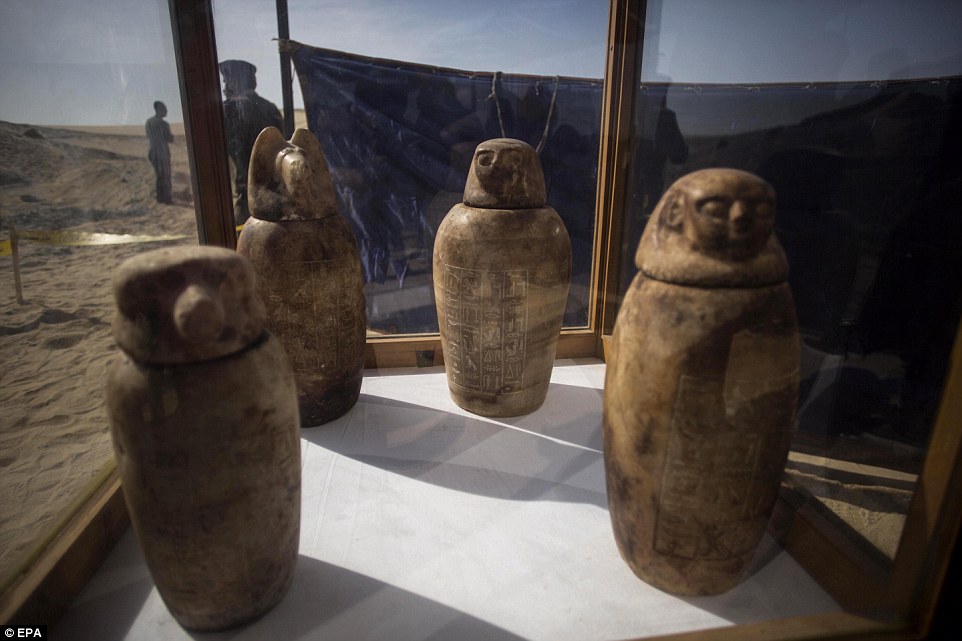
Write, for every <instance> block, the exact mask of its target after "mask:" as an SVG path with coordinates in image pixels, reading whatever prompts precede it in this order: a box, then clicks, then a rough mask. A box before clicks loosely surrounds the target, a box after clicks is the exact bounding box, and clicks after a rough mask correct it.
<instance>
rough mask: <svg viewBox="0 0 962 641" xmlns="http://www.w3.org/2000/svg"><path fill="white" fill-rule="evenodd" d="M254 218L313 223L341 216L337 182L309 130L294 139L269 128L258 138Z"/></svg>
mask: <svg viewBox="0 0 962 641" xmlns="http://www.w3.org/2000/svg"><path fill="white" fill-rule="evenodd" d="M248 203H249V207H250V211H251V216H253V217H254V218H258V219H260V220H271V221H277V220H312V219H315V218H327V217H328V216H333V215H334V214H337V213H338V207H337V197H336V195H335V192H334V181H333V180H332V179H331V172H330V170H329V169H328V167H327V160H325V158H324V151H323V149H322V148H321V143H320V142H318V140H317V138H316V137H315V136H314V134H312V133H311V132H310V131H308V130H307V129H298V130H297V131H295V132H294V135H293V136H291V139H290V140H289V141H288V140H284V136H283V134H281V132H280V131H279V130H278V129H276V128H274V127H267V128H265V129H264V130H263V131H261V133H260V134H259V135H258V136H257V140H256V141H254V147H253V149H252V151H251V161H250V171H249V173H248Z"/></svg>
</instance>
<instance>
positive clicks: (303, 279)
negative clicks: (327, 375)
mask: <svg viewBox="0 0 962 641" xmlns="http://www.w3.org/2000/svg"><path fill="white" fill-rule="evenodd" d="M278 267H279V269H278V275H277V278H276V279H274V280H273V281H272V282H271V285H272V286H271V287H270V290H269V291H268V293H267V296H265V299H266V300H265V301H264V302H265V303H266V304H267V307H268V310H267V311H268V314H269V315H270V318H271V329H272V330H273V332H274V333H275V334H276V335H277V336H278V338H279V339H280V340H281V342H282V343H283V344H284V348H285V349H286V351H287V353H288V356H289V357H290V359H291V364H292V365H293V368H294V373H295V374H318V373H320V372H322V371H324V370H326V369H331V368H338V367H340V366H341V365H344V364H347V363H351V362H354V361H355V360H356V359H357V358H358V357H359V350H363V340H361V341H359V340H358V338H357V336H356V334H357V333H358V331H359V329H358V328H359V327H361V328H363V322H362V321H361V319H360V318H359V315H358V304H357V300H356V297H354V296H351V295H348V293H350V292H353V291H354V289H356V285H355V284H354V280H355V278H356V275H355V273H354V271H355V264H354V263H352V261H350V260H321V261H309V262H292V263H284V264H283V265H280V266H278Z"/></svg>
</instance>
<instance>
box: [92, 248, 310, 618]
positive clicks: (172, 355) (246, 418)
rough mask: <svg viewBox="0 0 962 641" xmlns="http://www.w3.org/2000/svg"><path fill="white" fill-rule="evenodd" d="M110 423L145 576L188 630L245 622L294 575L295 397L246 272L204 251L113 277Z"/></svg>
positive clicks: (131, 266) (146, 259) (226, 256)
mask: <svg viewBox="0 0 962 641" xmlns="http://www.w3.org/2000/svg"><path fill="white" fill-rule="evenodd" d="M113 285H114V294H115V298H116V304H117V312H116V315H115V317H114V336H115V338H116V340H117V344H118V345H119V346H120V348H121V349H122V350H123V352H124V354H123V356H122V358H121V359H120V360H119V361H117V362H115V363H114V364H113V366H112V368H111V369H110V372H109V375H108V379H107V411H108V416H109V419H110V429H111V436H112V439H113V445H114V454H115V456H116V459H117V465H118V468H119V470H120V475H121V479H122V482H123V489H124V498H125V500H126V502H127V507H128V509H129V512H130V518H131V521H132V523H133V527H134V531H135V532H136V534H137V538H138V540H139V541H140V545H141V548H142V549H143V552H144V558H145V559H146V562H147V567H148V568H149V569H150V573H151V576H152V577H153V579H154V582H155V583H156V585H157V589H158V591H159V592H160V595H161V597H162V598H163V600H164V602H165V603H166V604H167V607H168V608H169V609H170V611H171V613H172V614H173V615H174V618H176V619H177V621H178V622H179V623H180V624H181V625H182V626H184V627H185V628H189V629H194V630H217V629H224V628H229V627H232V626H235V625H238V624H241V623H244V622H245V621H248V620H251V619H254V618H255V617H257V616H259V615H261V614H263V613H264V612H266V611H267V610H268V609H270V608H271V607H272V606H273V605H275V604H276V603H277V602H278V601H280V599H281V598H282V597H283V596H284V593H285V592H286V591H287V589H288V587H289V586H290V584H291V581H292V579H293V576H294V566H295V563H296V561H297V545H298V531H299V525H300V473H301V472H300V470H301V468H300V438H299V436H300V435H299V424H298V415H297V393H296V390H295V386H294V377H293V373H292V372H291V366H290V363H289V362H288V360H287V355H286V354H285V353H284V350H283V348H282V347H281V345H280V343H279V342H278V341H277V339H276V338H274V337H273V336H271V335H270V334H269V333H267V332H266V331H265V330H264V318H265V314H264V307H263V305H262V304H261V301H260V299H259V298H258V297H257V295H256V294H255V292H254V274H253V271H252V270H251V267H250V265H249V264H248V262H247V261H246V260H245V259H244V258H242V257H241V256H239V255H238V254H237V253H235V252H233V251H230V250H227V249H221V248H215V247H197V246H195V247H177V248H170V249H162V250H157V251H153V252H148V253H145V254H141V255H139V256H136V257H134V258H132V259H130V260H128V261H126V262H125V263H123V264H122V265H121V266H120V267H119V268H118V269H117V271H116V272H115V274H114V280H113Z"/></svg>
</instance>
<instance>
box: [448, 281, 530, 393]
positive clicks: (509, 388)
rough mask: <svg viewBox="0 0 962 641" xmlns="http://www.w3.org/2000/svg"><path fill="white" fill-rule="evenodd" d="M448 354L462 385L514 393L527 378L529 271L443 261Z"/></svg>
mask: <svg viewBox="0 0 962 641" xmlns="http://www.w3.org/2000/svg"><path fill="white" fill-rule="evenodd" d="M443 273H444V319H443V322H444V329H445V336H446V337H447V341H448V345H449V349H448V353H447V354H445V360H446V362H447V365H448V370H449V372H450V374H451V381H452V383H453V384H454V385H457V386H458V387H461V388H464V389H467V390H472V391H476V392H485V393H491V394H511V393H514V392H517V391H519V390H520V389H521V387H522V385H523V383H524V362H525V361H524V359H525V347H526V346H525V331H526V329H527V323H528V318H527V316H528V306H527V293H528V272H527V270H523V269H514V270H507V271H479V270H472V269H465V268H463V267H455V266H453V265H445V266H444V272H443Z"/></svg>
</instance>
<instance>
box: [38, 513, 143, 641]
mask: <svg viewBox="0 0 962 641" xmlns="http://www.w3.org/2000/svg"><path fill="white" fill-rule="evenodd" d="M125 568H127V569H129V568H134V569H135V570H136V572H131V573H130V574H131V575H132V576H131V578H130V579H128V580H127V581H126V582H123V583H122V584H120V585H118V586H117V587H113V588H111V589H110V590H108V591H105V592H103V593H101V594H98V595H97V596H95V597H92V598H89V599H84V600H82V601H81V600H80V599H79V598H78V599H76V600H75V601H74V602H73V604H71V606H70V609H69V610H67V612H66V613H65V614H64V617H63V618H62V619H61V620H60V621H59V622H58V623H57V625H56V626H55V627H54V628H53V629H52V630H50V638H51V639H54V640H57V639H64V640H65V641H68V640H71V639H77V640H84V641H86V640H88V639H89V640H91V641H93V640H94V639H98V640H99V639H105V640H108V639H123V638H125V637H126V636H127V634H128V632H129V631H130V628H131V627H132V626H133V625H134V621H135V620H136V619H137V615H138V614H140V612H141V611H142V610H143V607H144V604H145V603H146V602H147V598H148V597H149V596H150V592H151V590H153V589H154V582H153V580H152V579H151V578H150V574H149V573H148V570H147V566H146V565H144V561H143V555H142V554H141V552H140V547H139V544H138V543H137V537H136V536H134V535H133V531H128V532H127V534H125V535H124V536H123V537H122V538H121V539H120V541H118V542H117V545H116V547H114V549H113V550H112V551H111V553H110V556H109V557H108V558H107V560H106V561H105V562H104V564H103V566H102V567H101V569H100V573H101V574H104V573H107V574H114V575H116V574H121V573H123V572H124V569H125ZM117 583H120V582H113V581H112V582H111V584H112V585H116V584H117ZM94 585H95V584H91V585H90V586H88V587H87V590H88V591H89V590H90V589H91V588H92V587H94ZM80 596H81V598H83V597H84V596H85V595H84V594H81V595H80Z"/></svg>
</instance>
